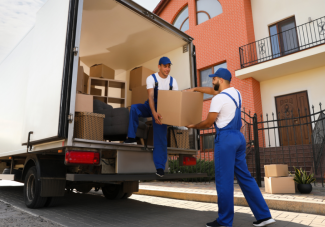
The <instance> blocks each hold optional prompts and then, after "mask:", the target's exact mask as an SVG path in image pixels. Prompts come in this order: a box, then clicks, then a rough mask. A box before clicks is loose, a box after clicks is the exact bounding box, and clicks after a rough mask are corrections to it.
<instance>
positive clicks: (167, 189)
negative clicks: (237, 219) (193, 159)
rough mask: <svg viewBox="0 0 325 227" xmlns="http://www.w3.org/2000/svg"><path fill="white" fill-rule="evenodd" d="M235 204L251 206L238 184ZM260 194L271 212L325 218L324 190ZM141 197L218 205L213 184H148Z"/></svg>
mask: <svg viewBox="0 0 325 227" xmlns="http://www.w3.org/2000/svg"><path fill="white" fill-rule="evenodd" d="M234 186H235V189H234V203H235V204H234V205H237V206H248V204H247V202H246V200H245V197H244V195H243V193H242V191H241V189H240V187H239V185H238V184H236V183H235V185H234ZM260 189H261V192H262V194H263V196H264V198H265V201H266V203H267V204H268V206H269V208H270V209H275V210H284V211H292V212H302V213H309V214H319V215H325V188H323V187H322V186H321V185H316V187H315V186H314V185H313V191H312V192H311V193H310V194H307V195H306V194H300V193H299V192H297V193H296V194H268V193H266V192H265V191H264V187H261V188H260ZM137 194H138V195H149V196H159V197H164V198H172V199H182V200H188V201H198V202H210V203H217V202H218V195H217V192H216V190H215V184H214V182H210V183H209V182H207V183H204V182H203V183H185V182H183V183H181V182H148V183H140V190H139V192H138V193H137Z"/></svg>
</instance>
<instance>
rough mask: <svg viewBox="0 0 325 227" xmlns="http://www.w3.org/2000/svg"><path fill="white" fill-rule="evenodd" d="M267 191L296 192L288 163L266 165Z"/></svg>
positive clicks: (265, 179)
mask: <svg viewBox="0 0 325 227" xmlns="http://www.w3.org/2000/svg"><path fill="white" fill-rule="evenodd" d="M264 170H265V177H264V183H265V192H268V193H271V194H283V193H295V182H294V181H293V177H290V176H289V171H288V165H282V164H276V165H265V166H264Z"/></svg>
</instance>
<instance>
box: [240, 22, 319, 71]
mask: <svg viewBox="0 0 325 227" xmlns="http://www.w3.org/2000/svg"><path fill="white" fill-rule="evenodd" d="M324 43H325V16H324V17H320V18H318V19H316V20H313V21H310V22H308V23H305V24H302V25H299V26H296V27H293V28H291V29H288V30H285V31H282V32H279V33H277V34H275V35H272V36H269V37H266V38H264V39H261V40H258V41H256V42H253V43H249V44H247V45H244V46H241V47H239V56H240V65H241V68H245V67H248V66H252V65H255V64H258V63H261V62H265V61H268V60H271V59H275V58H278V57H282V56H285V55H288V54H292V53H295V52H297V51H301V50H305V49H308V48H311V47H314V46H317V45H321V44H324Z"/></svg>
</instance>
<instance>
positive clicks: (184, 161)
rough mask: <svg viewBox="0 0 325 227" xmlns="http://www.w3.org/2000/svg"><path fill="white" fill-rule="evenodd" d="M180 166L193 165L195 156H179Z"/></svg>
mask: <svg viewBox="0 0 325 227" xmlns="http://www.w3.org/2000/svg"><path fill="white" fill-rule="evenodd" d="M180 161H181V166H195V165H196V158H194V157H190V156H183V157H181V160H180Z"/></svg>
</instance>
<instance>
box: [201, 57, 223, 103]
mask: <svg viewBox="0 0 325 227" xmlns="http://www.w3.org/2000/svg"><path fill="white" fill-rule="evenodd" d="M219 68H227V62H225V63H222V64H219V65H216V66H213V67H211V68H208V69H204V70H202V71H200V81H201V87H212V78H211V77H209V75H210V74H213V73H215V72H216V71H217V70H218V69H219ZM212 97H213V95H208V94H204V99H209V98H212Z"/></svg>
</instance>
